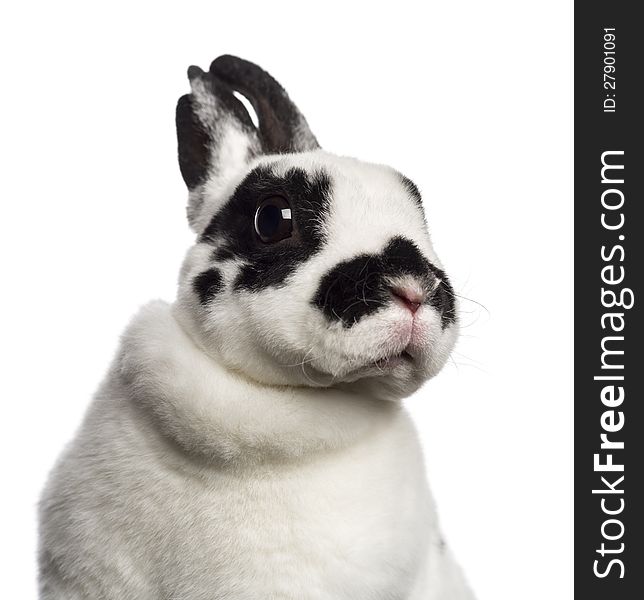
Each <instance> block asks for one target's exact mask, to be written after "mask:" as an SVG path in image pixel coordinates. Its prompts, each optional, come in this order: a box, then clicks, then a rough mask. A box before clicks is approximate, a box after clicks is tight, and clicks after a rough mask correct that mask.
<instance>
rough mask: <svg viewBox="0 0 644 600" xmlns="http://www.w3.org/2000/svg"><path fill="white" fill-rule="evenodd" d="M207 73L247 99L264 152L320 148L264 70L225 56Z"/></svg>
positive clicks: (276, 84) (304, 123)
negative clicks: (256, 121)
mask: <svg viewBox="0 0 644 600" xmlns="http://www.w3.org/2000/svg"><path fill="white" fill-rule="evenodd" d="M210 74H211V75H212V76H213V77H214V78H216V79H218V80H220V81H222V82H225V83H227V84H228V85H229V86H230V87H231V88H232V89H234V90H236V91H237V92H239V93H241V94H243V95H244V96H246V98H248V100H249V101H250V103H251V104H252V106H253V108H254V109H255V112H256V113H257V117H258V119H259V134H260V138H261V141H262V145H263V147H264V151H265V152H267V153H283V152H303V151H306V150H315V149H316V148H319V144H318V142H317V140H316V139H315V136H314V135H313V133H312V132H311V130H310V129H309V126H308V123H307V122H306V119H305V118H304V116H303V115H302V113H300V111H299V110H298V108H297V106H295V104H294V103H293V102H292V101H291V99H290V98H289V97H288V94H287V93H286V91H285V90H284V88H283V87H282V86H281V85H280V84H279V83H278V82H277V81H276V80H275V79H273V77H271V75H269V74H268V73H267V72H266V71H264V70H263V69H261V68H260V67H258V66H257V65H255V64H253V63H251V62H248V61H246V60H243V59H241V58H237V57H236V56H230V55H224V56H220V57H219V58H217V59H215V60H214V61H213V63H212V64H211V65H210Z"/></svg>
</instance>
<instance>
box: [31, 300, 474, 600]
mask: <svg viewBox="0 0 644 600" xmlns="http://www.w3.org/2000/svg"><path fill="white" fill-rule="evenodd" d="M151 415H153V418H150V416H151ZM41 510H42V523H43V525H42V529H41V533H42V545H41V547H42V556H41V564H42V568H43V572H42V598H43V599H44V600H61V599H63V598H64V599H67V600H70V599H81V598H83V599H85V598H109V599H112V598H113V599H117V598H118V599H124V598H137V599H147V598H150V599H152V598H168V599H170V598H172V599H186V600H187V599H203V600H206V599H207V600H219V599H224V598H235V599H238V600H246V599H247V600H256V599H258V598H271V599H277V598H284V599H286V598H289V599H302V598H307V599H311V600H313V599H320V600H321V599H329V600H331V599H334V600H337V599H347V600H349V599H351V600H353V599H357V598H360V599H365V600H366V599H371V598H373V599H374V600H375V599H382V600H384V599H385V598H409V599H411V600H416V599H418V600H420V599H423V600H425V599H427V600H429V599H441V600H447V599H449V600H461V599H466V598H471V595H470V593H469V591H468V590H467V588H466V586H465V584H464V582H463V580H462V577H461V575H460V572H459V570H458V568H457V567H456V566H455V565H454V564H453V561H452V559H451V557H450V556H449V553H445V552H443V551H441V548H440V537H439V532H438V525H437V522H436V514H435V510H434V504H433V501H432V498H431V496H430V494H429V491H428V489H427V486H426V483H425V477H424V466H423V461H422V455H421V451H420V446H419V444H418V441H417V439H416V434H415V432H414V429H413V425H412V424H411V422H410V420H409V418H408V416H407V414H406V412H405V411H404V410H403V409H402V408H401V407H400V406H399V405H398V404H396V403H391V402H386V401H378V400H369V399H366V398H361V397H359V396H355V395H353V394H350V393H344V392H341V391H337V390H316V389H303V388H289V387H267V386H259V385H258V384H254V383H252V382H251V381H249V380H248V379H246V378H243V377H241V376H239V375H235V374H234V373H231V372H229V371H227V370H226V369H224V368H222V367H221V366H220V365H218V364H217V363H215V362H213V361H212V359H210V358H209V357H208V356H207V355H206V354H204V352H202V350H200V349H199V348H198V347H197V346H196V345H195V344H194V341H193V340H192V339H191V338H190V336H189V335H188V334H187V333H186V332H185V331H184V330H183V329H182V328H181V326H180V325H179V323H178V322H177V320H176V318H175V316H174V315H173V310H172V308H171V307H170V306H168V305H166V304H164V303H161V302H156V303H153V304H151V305H148V306H147V307H145V308H144V309H143V310H142V311H141V313H140V314H139V315H138V316H137V317H136V319H135V320H134V321H133V323H132V324H131V325H130V327H129V328H128V330H127V331H126V333H125V335H124V336H123V340H122V344H121V348H120V350H119V352H118V355H117V358H116V360H115V363H114V364H113V366H112V368H111V370H110V372H109V374H108V376H107V378H106V380H105V382H104V383H103V385H102V386H101V388H100V390H99V392H98V394H97V397H96V400H95V402H94V404H93V405H92V407H91V409H90V410H89V412H88V414H87V416H86V418H85V421H84V423H83V426H82V428H81V431H80V433H79V435H78V437H77V439H76V440H75V442H74V443H73V444H72V445H71V446H70V447H69V448H68V449H67V451H66V453H65V455H64V457H63V458H62V460H61V461H60V462H59V464H58V466H57V468H56V469H55V470H54V472H53V474H52V477H51V480H50V482H49V485H48V488H47V490H46V493H45V499H44V500H43V503H42V506H41Z"/></svg>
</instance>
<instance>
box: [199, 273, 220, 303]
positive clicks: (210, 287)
mask: <svg viewBox="0 0 644 600" xmlns="http://www.w3.org/2000/svg"><path fill="white" fill-rule="evenodd" d="M223 285H224V282H223V279H222V277H221V273H220V272H219V270H218V269H215V268H212V269H208V270H207V271H204V272H203V273H200V274H199V275H197V276H196V277H195V278H194V281H193V282H192V286H193V289H194V291H195V293H196V294H197V295H198V296H199V301H200V302H201V303H202V304H208V303H209V302H210V301H211V300H212V299H213V298H214V297H215V296H216V295H217V294H218V293H219V292H220V291H221V290H222V288H223Z"/></svg>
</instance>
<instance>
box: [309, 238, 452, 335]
mask: <svg viewBox="0 0 644 600" xmlns="http://www.w3.org/2000/svg"><path fill="white" fill-rule="evenodd" d="M401 275H412V276H414V277H417V278H418V279H419V281H420V282H421V283H422V285H423V286H424V287H426V289H427V290H431V289H432V288H433V287H434V286H435V285H436V278H440V279H441V282H442V283H441V284H440V285H439V286H438V288H437V289H436V291H435V292H434V294H432V295H431V297H429V298H428V300H427V303H429V304H430V305H431V306H433V307H434V308H436V309H437V310H438V311H439V312H440V313H441V323H442V326H443V328H445V327H447V325H448V324H449V323H453V322H454V319H455V312H454V293H453V291H452V288H451V286H450V284H449V281H448V280H447V277H446V276H445V274H444V273H443V271H441V270H440V269H437V268H436V267H434V266H433V265H432V264H431V263H430V262H429V261H428V260H427V259H426V258H425V257H424V256H423V255H422V254H421V252H420V251H419V250H418V248H417V246H416V244H414V243H413V242H412V241H411V240H408V239H405V238H402V237H395V238H392V240H391V241H390V242H389V243H388V244H387V246H386V247H385V249H384V250H383V252H381V253H380V254H362V255H360V256H356V257H355V258H353V259H351V260H347V261H344V262H341V263H339V264H338V265H336V266H335V267H334V268H333V269H331V271H329V272H328V273H327V274H326V275H325V276H324V277H323V278H322V281H321V282H320V286H319V287H318V290H317V292H316V294H315V297H314V298H313V304H314V305H315V306H317V307H318V308H319V309H320V310H321V311H322V312H323V313H324V314H325V315H326V317H327V318H328V319H329V320H330V321H341V322H342V324H343V325H344V326H345V327H351V326H352V325H354V324H356V323H357V322H358V321H359V320H360V319H361V318H362V317H364V316H367V315H370V314H373V313H375V312H376V311H378V310H379V309H380V308H381V307H383V306H386V305H388V304H389V303H390V302H391V300H392V295H391V290H390V285H389V280H390V278H392V277H396V276H401ZM450 299H451V302H450Z"/></svg>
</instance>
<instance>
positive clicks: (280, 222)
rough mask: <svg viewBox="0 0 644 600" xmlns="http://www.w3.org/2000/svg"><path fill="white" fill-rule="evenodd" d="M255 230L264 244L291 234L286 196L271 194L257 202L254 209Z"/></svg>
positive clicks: (291, 221)
mask: <svg viewBox="0 0 644 600" xmlns="http://www.w3.org/2000/svg"><path fill="white" fill-rule="evenodd" d="M255 232H256V233H257V235H258V236H259V239H260V240H262V242H264V243H266V244H272V243H274V242H279V241H280V240H283V239H285V238H287V237H290V236H291V233H292V232H293V219H292V216H291V207H290V206H289V203H288V202H287V200H286V198H284V197H282V196H271V197H270V198H266V199H265V200H262V202H260V203H259V205H258V206H257V210H256V211H255Z"/></svg>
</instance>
